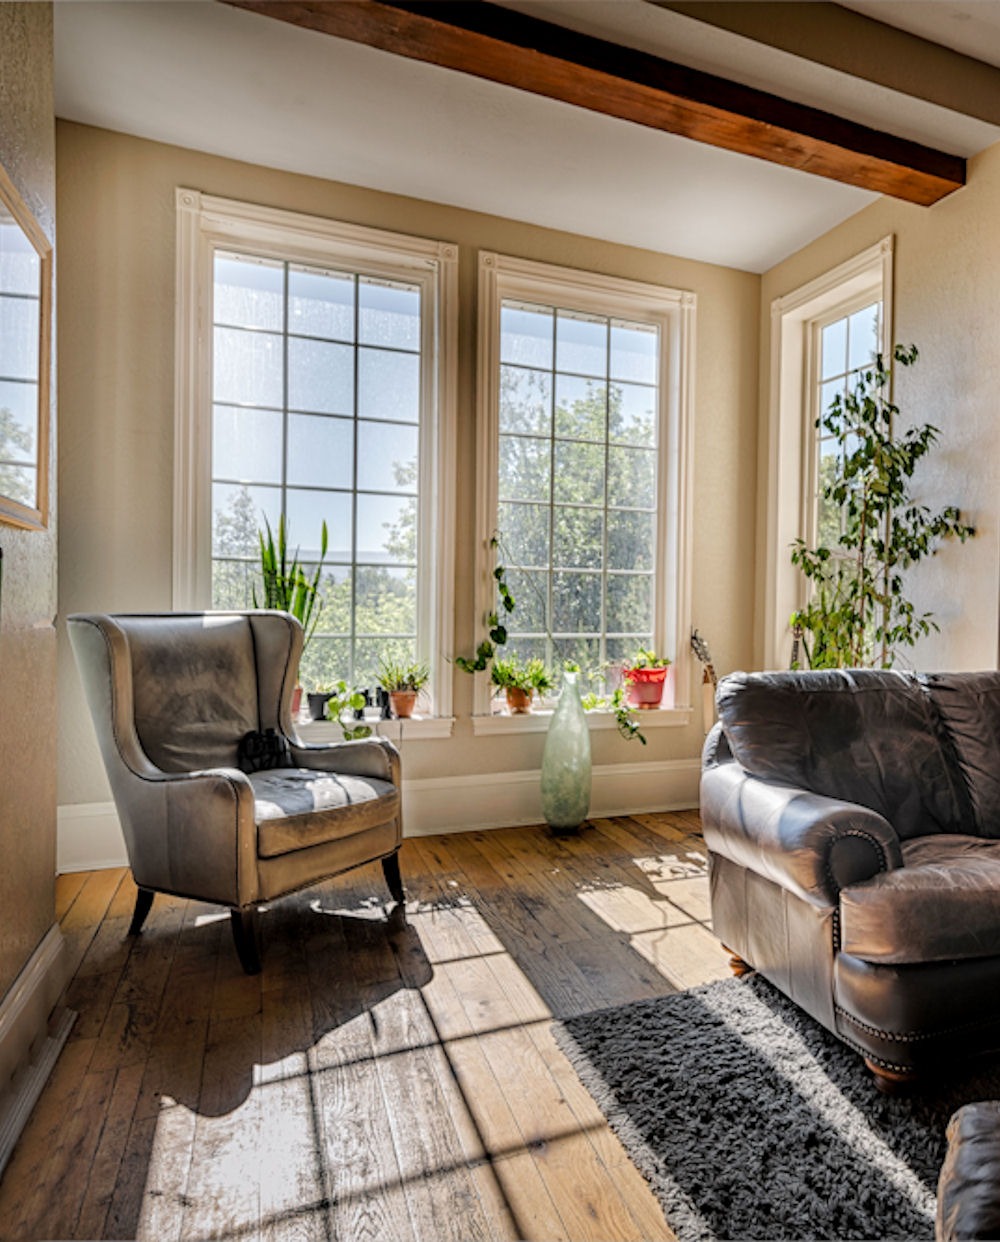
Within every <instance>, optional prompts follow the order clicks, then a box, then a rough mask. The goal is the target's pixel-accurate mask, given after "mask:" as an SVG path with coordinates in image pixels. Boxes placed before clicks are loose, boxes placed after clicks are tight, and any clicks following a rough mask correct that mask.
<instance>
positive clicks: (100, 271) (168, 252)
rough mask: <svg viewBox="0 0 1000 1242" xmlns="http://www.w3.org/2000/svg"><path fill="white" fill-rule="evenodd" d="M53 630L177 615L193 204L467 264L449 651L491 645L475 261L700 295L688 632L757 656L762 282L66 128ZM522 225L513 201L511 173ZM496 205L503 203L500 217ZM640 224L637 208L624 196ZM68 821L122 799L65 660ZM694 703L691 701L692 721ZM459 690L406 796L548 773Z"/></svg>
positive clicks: (600, 752) (723, 659)
mask: <svg viewBox="0 0 1000 1242" xmlns="http://www.w3.org/2000/svg"><path fill="white" fill-rule="evenodd" d="M57 143H58V194H59V220H60V242H61V247H62V249H61V253H60V352H59V360H60V368H61V374H62V376H63V386H62V398H61V400H62V419H63V422H62V432H61V447H60V489H61V490H60V498H61V504H62V507H63V514H64V517H65V521H64V522H63V524H62V548H61V552H62V556H61V572H60V613H61V615H65V614H66V613H68V612H73V611H77V610H85V609H100V610H116V609H151V610H155V609H166V608H169V607H170V584H171V570H170V556H171V522H172V486H173V477H172V471H173V355H174V346H173V334H174V232H175V222H174V190H175V187H176V186H187V187H190V188H193V189H198V190H201V191H204V192H206V193H210V194H218V195H224V196H227V197H231V198H237V199H243V200H245V201H248V202H253V203H261V204H265V205H267V206H272V207H282V208H287V209H291V210H296V211H304V212H313V213H315V214H317V215H321V216H327V217H330V218H333V219H338V220H345V221H350V222H354V223H359V224H365V225H371V226H373V227H376V228H383V229H391V230H395V231H398V232H403V233H413V234H417V235H421V236H425V237H433V238H439V239H442V240H446V241H452V242H456V243H458V245H459V248H460V287H461V308H462V309H461V325H460V333H461V336H460V360H459V429H458V445H457V452H458V496H457V502H458V523H457V532H456V539H457V546H456V554H457V584H456V626H455V630H456V641H457V644H458V646H459V649H460V650H469V651H471V650H472V649H473V647H474V645H475V640H476V639H477V637H478V634H477V628H476V621H477V619H476V617H475V616H474V606H473V575H474V560H475V533H474V513H475V495H474V478H475V387H474V385H475V306H476V257H477V251H478V250H479V249H487V250H495V251H499V252H501V253H505V254H511V255H518V256H523V257H526V258H530V259H538V260H543V261H546V262H550V263H557V264H564V265H566V266H569V267H578V268H583V269H590V270H594V271H598V272H605V273H608V274H611V275H616V276H624V277H629V278H632V279H637V280H643V281H654V282H661V283H663V284H666V285H671V286H674V287H678V288H682V289H690V290H693V291H694V292H695V293H696V294H697V295H698V322H697V356H698V363H697V371H696V381H695V382H696V407H697V409H696V424H697V425H696V432H695V472H696V483H695V498H696V501H695V515H696V529H695V538H694V609H693V613H694V622H695V624H696V625H697V626H699V627H700V628H701V629H702V630H703V631H704V633H705V634H706V635H707V636H708V637H709V639H710V641H711V642H712V643H713V646H714V648H715V654H716V658H717V661H718V663H719V666H720V667H721V668H730V667H734V666H741V665H745V664H746V663H747V662H748V661H749V660H750V658H751V655H752V628H753V627H752V615H753V592H754V586H753V577H754V571H753V548H754V507H755V501H756V495H755V478H754V458H755V452H756V441H757V426H756V392H757V342H758V330H759V325H758V307H759V277H757V276H754V275H748V274H747V273H744V272H736V271H732V270H729V269H726V268H722V267H714V266H710V265H707V264H702V263H695V262H690V261H687V260H682V259H677V258H672V257H670V256H667V255H662V254H654V253H651V252H649V251H642V250H638V249H631V248H629V247H624V246H616V245H611V244H608V243H604V242H597V241H593V240H591V239H587V238H583V237H579V236H574V235H571V234H568V233H560V232H555V231H552V230H545V229H540V228H535V227H531V226H528V225H524V224H518V223H516V222H514V221H511V220H507V219H501V218H499V217H498V216H487V215H482V214H477V213H474V212H468V211H462V210H458V209H454V208H449V207H443V206H439V205H435V204H433V203H428V202H423V201H417V200H413V199H406V198H401V197H397V196H393V195H389V194H384V193H378V192H375V191H370V190H364V189H359V188H356V187H351V186H347V185H341V184H336V183H332V182H328V181H321V180H316V179H312V178H308V177H302V176H295V175H292V174H288V173H284V172H277V171H274V170H270V169H265V168H260V167H255V166H253V165H249V164H242V163H237V162H235V161H230V160H224V159H219V158H216V157H214V156H210V155H204V154H200V153H197V152H194V151H188V150H184V149H180V148H177V147H170V146H165V145H162V144H158V143H153V142H148V141H144V140H141V139H137V138H132V137H127V136H124V135H121V134H116V133H111V132H108V131H105V130H98V129H93V128H90V127H87V126H81V125H76V124H71V123H62V122H60V124H59V126H58V132H57ZM512 178H513V179H512V185H511V196H510V206H511V209H513V207H514V205H515V204H516V202H517V188H516V172H512ZM500 206H501V205H499V204H498V207H500ZM623 209H624V210H627V189H624V188H623ZM60 688H61V700H62V703H61V707H60V786H59V801H60V803H61V804H72V803H87V802H96V801H103V800H106V799H107V798H108V797H109V794H108V789H107V785H106V783H105V780H104V776H103V773H102V771H101V767H100V760H99V757H98V753H97V749H96V743H95V742H94V740H93V736H92V733H91V728H90V723H89V720H88V718H87V713H86V709H85V707H84V704H83V701H82V697H81V694H80V691H79V688H78V685H77V679H76V674H75V670H74V669H73V667H72V661H71V657H70V654H69V652H68V649H67V647H66V645H65V644H62V646H61V650H60ZM697 701H698V700H697V696H696V697H695V702H696V703H697ZM471 706H472V685H471V679H470V678H468V677H466V676H465V675H463V674H457V675H456V682H455V713H456V716H457V717H458V719H457V721H456V725H455V735H454V737H453V738H452V739H451V740H450V741H424V742H413V741H408V742H407V743H406V756H405V758H406V766H407V773H408V775H410V776H412V777H425V776H444V775H448V774H452V773H454V774H459V773H473V772H496V771H505V770H519V769H527V768H532V767H537V766H538V765H539V763H540V761H541V751H542V746H543V743H544V735H542V734H533V735H524V736H521V737H504V738H496V737H480V738H475V737H473V736H472V727H471V723H470V721H469V713H470V711H471ZM701 742H702V730H701V720H700V715H699V713H698V712H697V711H696V712H695V714H694V721H693V723H692V724H691V725H690V726H689V727H687V728H683V729H680V728H678V729H660V730H656V731H651V732H650V741H649V745H648V746H647V747H645V748H640V747H638V746H636V745H629V743H626V742H624V741H622V740H621V739H619V738H618V737H617V735H615V734H614V733H613V732H609V733H600V734H595V735H594V760H595V762H596V763H605V764H606V763H613V762H616V761H621V762H627V763H635V762H639V761H644V760H647V759H648V760H662V759H668V758H693V757H695V756H697V755H698V753H699V750H700V747H701Z"/></svg>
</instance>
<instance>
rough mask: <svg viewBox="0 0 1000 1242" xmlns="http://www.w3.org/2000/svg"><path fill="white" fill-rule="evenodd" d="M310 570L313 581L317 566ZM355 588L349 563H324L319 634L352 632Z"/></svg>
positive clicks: (310, 577)
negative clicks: (352, 607) (352, 602)
mask: <svg viewBox="0 0 1000 1242" xmlns="http://www.w3.org/2000/svg"><path fill="white" fill-rule="evenodd" d="M308 572H309V580H310V581H312V575H313V573H314V572H315V566H311V567H310V569H309V571H308ZM353 590H354V587H353V574H352V573H351V567H350V566H349V565H330V564H329V563H326V564H324V565H323V572H322V573H321V574H320V576H319V587H318V600H317V603H318V604H319V616H318V617H317V620H316V633H317V634H348V635H349V634H350V632H351V600H352V596H353ZM345 668H346V665H345ZM341 675H346V674H341Z"/></svg>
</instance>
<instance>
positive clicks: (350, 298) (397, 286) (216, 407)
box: [212, 251, 423, 685]
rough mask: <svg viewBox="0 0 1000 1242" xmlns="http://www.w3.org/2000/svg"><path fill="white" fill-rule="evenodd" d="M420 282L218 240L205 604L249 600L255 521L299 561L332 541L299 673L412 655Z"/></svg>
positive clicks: (254, 576) (363, 672) (306, 677)
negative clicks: (208, 594)
mask: <svg viewBox="0 0 1000 1242" xmlns="http://www.w3.org/2000/svg"><path fill="white" fill-rule="evenodd" d="M421 301H422V293H421V289H420V287H419V285H417V284H412V283H409V282H407V281H405V280H392V279H386V278H383V277H373V276H369V275H364V274H361V273H358V272H351V271H342V270H333V269H327V268H322V267H316V266H307V265H304V264H297V263H293V262H283V261H278V260H274V259H270V258H259V257H255V256H253V255H246V254H238V253H231V252H227V251H216V252H215V257H214V299H213V307H214V310H213V338H214V343H213V378H212V401H213V425H212V514H213V517H212V603H213V606H214V607H217V608H230V607H236V608H242V607H248V606H250V605H251V604H252V602H253V597H254V588H255V584H256V589H257V594H258V597H260V595H261V591H260V586H259V571H258V543H257V532H258V529H259V528H261V527H263V526H264V523H265V520H266V521H267V522H269V523H270V526H271V528H272V531H273V532H274V533H275V535H277V531H278V522H279V519H280V518H281V517H282V516H283V517H284V520H285V523H286V526H287V532H288V542H289V546H290V548H291V549H292V550H294V549H296V548H297V549H298V551H299V555H300V558H301V560H302V561H303V562H304V564H305V567H306V570H307V573H309V574H310V576H311V574H312V572H313V570H314V569H315V566H316V564H317V561H318V558H319V555H320V539H321V531H322V528H323V525H324V523H325V524H326V528H327V531H328V539H329V546H328V552H327V556H326V561H325V566H324V569H323V572H322V576H321V580H320V583H321V585H320V601H321V603H322V609H321V612H320V614H319V621H318V625H317V629H316V632H315V635H314V637H313V639H312V641H311V642H310V643H309V645H308V647H307V649H306V652H305V655H304V657H303V663H302V680H303V682H304V683H306V684H313V685H314V684H320V683H323V682H328V681H333V680H336V679H337V678H340V677H344V678H347V680H348V681H349V682H351V683H353V684H356V685H365V684H367V685H371V684H373V682H374V676H375V670H376V665H377V661H378V658H379V656H391V657H394V658H399V659H406V660H412V659H413V658H415V656H416V655H417V613H418V599H417V575H418V554H417V549H418V500H419V477H420V470H419V442H420V423H421V409H422V395H421V394H422V386H421V369H422V356H421V341H422V339H423V333H422V328H421V315H422V306H421Z"/></svg>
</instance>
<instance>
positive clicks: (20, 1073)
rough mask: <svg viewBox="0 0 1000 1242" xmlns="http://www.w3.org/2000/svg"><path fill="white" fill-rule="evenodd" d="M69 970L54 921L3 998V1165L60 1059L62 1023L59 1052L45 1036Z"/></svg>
mask: <svg viewBox="0 0 1000 1242" xmlns="http://www.w3.org/2000/svg"><path fill="white" fill-rule="evenodd" d="M66 969H67V968H66V956H65V944H64V942H63V937H62V932H61V931H60V930H59V925H58V924H57V923H53V925H52V926H51V927H50V928H49V930H48V931H47V932H46V934H45V936H44V937H43V938H42V942H41V944H39V946H38V948H37V949H35V951H34V953H32V955H31V957H30V958H29V959H28V962H27V964H26V965H25V967H24V968H23V970H22V971H21V973H20V974H19V975H18V976H17V978H16V979H15V980H14V982H13V983H12V984H11V986H10V988H9V989H8V990H7V992H6V994H5V995H4V997H3V999H2V1000H0V1169H2V1168H3V1161H4V1160H5V1159H6V1156H9V1155H10V1151H11V1150H12V1149H13V1146H14V1143H15V1142H16V1141H17V1135H18V1134H19V1133H20V1130H21V1127H22V1126H23V1125H24V1122H25V1121H26V1120H27V1117H28V1113H29V1112H30V1111H31V1107H32V1105H33V1104H34V1101H35V1099H36V1098H37V1093H38V1091H40V1090H41V1086H42V1085H43V1084H44V1081H45V1078H46V1077H47V1076H48V1073H49V1071H50V1070H51V1068H52V1065H53V1064H54V1063H55V1057H56V1056H57V1055H58V1051H59V1048H61V1047H62V1042H59V1037H61V1039H62V1041H63V1042H64V1040H65V1034H64V1033H63V1026H64V1024H63V1023H61V1024H60V1026H59V1028H58V1033H57V1036H58V1037H54V1038H56V1042H57V1043H58V1047H56V1048H55V1050H54V1054H53V1048H52V1046H51V1045H50V1042H49V1039H47V1038H46V1036H47V1034H48V1024H49V1015H50V1014H51V1013H52V1011H53V1009H54V1008H55V1005H56V1002H57V1001H58V999H59V996H60V994H61V993H62V990H63V988H64V987H65V986H66V982H67V980H66ZM70 1025H72V1023H70ZM68 1031H69V1027H68V1026H66V1027H65V1032H66V1033H68Z"/></svg>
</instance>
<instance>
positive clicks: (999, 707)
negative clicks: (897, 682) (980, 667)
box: [920, 670, 1000, 837]
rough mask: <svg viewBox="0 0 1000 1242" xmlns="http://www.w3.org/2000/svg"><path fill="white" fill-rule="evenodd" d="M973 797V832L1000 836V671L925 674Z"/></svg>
mask: <svg viewBox="0 0 1000 1242" xmlns="http://www.w3.org/2000/svg"><path fill="white" fill-rule="evenodd" d="M920 680H921V682H922V683H923V684H924V686H925V688H926V690H927V693H928V695H929V696H930V699H931V701H932V702H933V704H934V706H935V708H936V709H937V712H938V715H939V716H940V718H941V721H942V724H943V726H944V730H945V732H946V734H947V737H948V740H949V741H950V743H951V746H952V747H953V749H954V753H955V755H956V758H957V762H958V766H959V768H960V770H961V773H962V776H963V777H964V778H965V784H966V786H967V787H968V790H969V795H970V798H971V800H972V809H973V812H974V814H975V817H976V835H977V836H981V837H1000V672H997V671H996V670H990V671H987V672H982V673H925V674H924V675H923V676H922V677H921V678H920Z"/></svg>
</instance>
